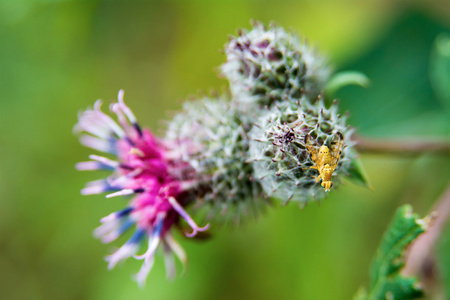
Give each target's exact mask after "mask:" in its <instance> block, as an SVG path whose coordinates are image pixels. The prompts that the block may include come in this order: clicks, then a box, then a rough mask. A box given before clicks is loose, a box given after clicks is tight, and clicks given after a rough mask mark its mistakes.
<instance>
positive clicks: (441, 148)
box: [355, 136, 450, 155]
mask: <svg viewBox="0 0 450 300" xmlns="http://www.w3.org/2000/svg"><path fill="white" fill-rule="evenodd" d="M355 141H356V143H357V144H356V145H355V148H356V149H357V150H358V151H359V152H361V153H374V154H398V155H417V154H422V153H438V154H446V155H448V154H450V141H448V140H434V141H432V140H424V139H411V140H398V139H396V140H394V139H381V138H380V139H372V138H363V137H360V136H358V137H356V138H355Z"/></svg>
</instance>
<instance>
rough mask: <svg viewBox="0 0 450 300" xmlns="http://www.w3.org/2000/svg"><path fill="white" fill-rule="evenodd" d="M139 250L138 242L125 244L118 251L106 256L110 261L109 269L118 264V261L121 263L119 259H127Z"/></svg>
mask: <svg viewBox="0 0 450 300" xmlns="http://www.w3.org/2000/svg"><path fill="white" fill-rule="evenodd" d="M137 250H138V245H137V244H125V245H123V246H122V247H120V248H119V249H118V250H117V251H116V252H114V253H113V254H111V255H109V256H107V257H106V258H105V260H106V261H107V262H108V269H109V270H111V269H112V268H114V267H115V266H116V265H117V263H119V261H121V260H124V259H127V258H128V257H130V256H133V254H135V253H136V251H137Z"/></svg>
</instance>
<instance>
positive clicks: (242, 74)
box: [221, 22, 330, 106]
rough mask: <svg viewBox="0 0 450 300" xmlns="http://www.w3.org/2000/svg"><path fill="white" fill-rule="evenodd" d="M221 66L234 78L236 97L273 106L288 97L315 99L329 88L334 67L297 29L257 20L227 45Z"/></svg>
mask: <svg viewBox="0 0 450 300" xmlns="http://www.w3.org/2000/svg"><path fill="white" fill-rule="evenodd" d="M225 53H226V55H227V61H226V62H225V63H224V64H223V65H222V67H221V70H222V73H223V74H224V75H225V77H226V78H227V79H228V80H229V81H230V89H231V93H232V94H233V96H234V101H238V102H241V103H243V104H249V103H258V104H260V105H268V106H271V105H272V104H273V103H275V102H281V101H284V100H285V99H286V98H289V97H293V98H300V97H301V96H303V95H306V96H307V97H309V98H310V99H315V98H316V97H317V96H318V95H319V93H320V92H321V91H323V90H324V88H325V83H326V82H327V80H328V78H329V75H330V69H329V67H328V65H327V64H326V60H325V59H324V58H323V57H321V56H319V55H318V54H317V53H316V52H315V50H314V49H313V48H312V47H311V46H309V45H308V44H307V43H306V42H302V41H301V40H300V39H299V37H298V36H297V35H296V34H295V33H291V32H287V31H285V30H284V29H283V28H281V27H277V26H274V25H271V26H269V28H266V27H265V26H264V25H262V24H261V23H258V22H254V24H253V29H252V30H251V31H246V30H241V31H240V32H239V36H237V37H232V38H231V40H230V42H229V43H228V44H227V45H226V46H225Z"/></svg>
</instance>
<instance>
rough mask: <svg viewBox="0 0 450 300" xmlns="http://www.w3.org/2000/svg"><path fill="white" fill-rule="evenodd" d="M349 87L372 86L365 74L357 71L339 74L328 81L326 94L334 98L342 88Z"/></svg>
mask: <svg viewBox="0 0 450 300" xmlns="http://www.w3.org/2000/svg"><path fill="white" fill-rule="evenodd" d="M347 85H359V86H362V87H368V86H369V85H370V79H369V78H368V77H367V76H366V75H364V74H363V73H360V72H357V71H343V72H339V73H337V74H335V75H334V76H333V77H332V78H331V79H330V80H329V81H328V83H327V86H326V88H325V94H326V95H327V96H329V97H330V98H332V97H333V95H334V94H336V92H337V91H338V90H339V89H340V88H342V87H344V86H347Z"/></svg>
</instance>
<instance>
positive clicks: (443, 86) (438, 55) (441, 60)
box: [430, 34, 450, 109]
mask: <svg viewBox="0 0 450 300" xmlns="http://www.w3.org/2000/svg"><path fill="white" fill-rule="evenodd" d="M430 81H431V86H432V87H433V90H434V92H435V94H436V97H437V98H438V99H439V100H440V101H442V102H443V103H444V105H445V106H446V108H447V109H450V84H449V83H450V35H448V34H440V35H439V36H438V37H437V38H436V40H435V42H434V49H433V50H432V52H431V61H430Z"/></svg>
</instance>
